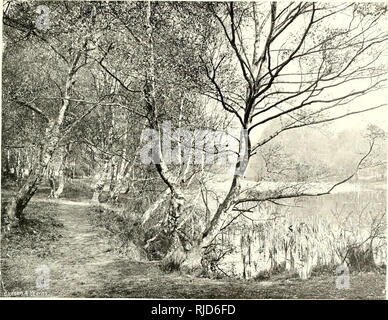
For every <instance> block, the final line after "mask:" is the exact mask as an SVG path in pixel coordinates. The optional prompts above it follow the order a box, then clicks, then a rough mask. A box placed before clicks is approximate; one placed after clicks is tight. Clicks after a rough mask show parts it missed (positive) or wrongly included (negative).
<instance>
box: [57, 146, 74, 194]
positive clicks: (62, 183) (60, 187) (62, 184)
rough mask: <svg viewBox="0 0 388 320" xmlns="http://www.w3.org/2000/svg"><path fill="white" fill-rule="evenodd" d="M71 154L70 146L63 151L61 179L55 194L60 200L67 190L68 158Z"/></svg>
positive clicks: (60, 170) (60, 169)
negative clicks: (65, 189)
mask: <svg viewBox="0 0 388 320" xmlns="http://www.w3.org/2000/svg"><path fill="white" fill-rule="evenodd" d="M69 152H70V144H68V145H66V146H65V147H64V150H63V154H62V162H61V166H60V168H59V172H58V174H59V177H58V188H57V190H56V191H55V193H54V197H55V198H59V197H60V196H61V194H62V192H63V189H64V188H65V171H66V166H67V157H68V155H69Z"/></svg>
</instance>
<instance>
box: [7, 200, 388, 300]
mask: <svg viewBox="0 0 388 320" xmlns="http://www.w3.org/2000/svg"><path fill="white" fill-rule="evenodd" d="M34 202H35V203H38V202H39V203H41V204H42V206H43V205H44V203H45V202H46V203H47V202H50V203H51V204H54V206H53V208H54V210H55V211H56V212H57V213H58V215H57V219H58V220H60V222H61V223H63V228H61V229H60V232H61V234H62V237H61V238H60V239H59V240H57V241H52V242H51V243H50V244H49V253H48V254H45V255H44V256H39V255H37V253H36V252H35V251H34V250H29V251H27V252H26V250H21V251H20V254H19V255H18V256H17V257H13V258H12V259H9V261H7V263H6V264H7V272H8V273H9V274H8V278H12V282H13V283H8V285H9V286H13V287H14V288H15V287H16V288H20V290H31V291H32V292H33V291H36V287H35V283H36V277H37V274H36V273H35V269H36V268H37V267H38V266H42V265H46V266H47V267H48V268H49V270H50V287H49V289H48V290H47V291H46V293H47V296H48V297H83V298H90V297H96V298H97V297H98V298H119V297H121V298H210V299H211V298H221V299H222V298H248V299H252V298H256V299H257V298H261V299H263V298H312V299H313V298H325V297H326V298H337V299H338V298H340V299H341V298H345V299H346V298H353V299H357V298H364V299H365V298H374V299H376V298H383V297H384V293H383V289H384V283H385V277H384V276H382V277H381V276H376V277H357V278H355V279H354V281H353V280H351V281H352V282H351V290H348V291H347V292H343V291H342V292H341V291H338V290H336V289H335V278H334V277H332V276H327V277H320V278H317V279H311V280H308V281H305V282H303V281H301V280H299V279H281V280H279V279H278V280H277V281H274V282H272V281H271V282H257V281H242V280H237V279H221V280H216V279H207V278H195V277H192V276H189V275H181V274H179V273H177V272H176V273H171V274H165V273H163V272H162V271H161V270H160V269H159V268H158V266H157V264H156V263H155V262H139V261H133V260H131V259H129V258H126V257H123V256H120V255H118V254H116V253H115V252H114V251H113V250H112V247H111V246H110V244H109V238H108V236H107V235H104V233H103V232H101V230H98V228H96V227H95V226H93V225H92V224H91V223H90V221H89V220H88V217H87V212H88V206H89V204H88V203H86V202H74V201H69V200H47V199H35V200H34ZM371 281H372V283H371ZM383 281H384V282H383ZM366 284H368V285H369V288H370V290H369V291H370V292H369V291H368V288H367V287H366ZM371 284H373V285H372V286H371ZM352 285H353V286H352ZM367 291H368V292H367Z"/></svg>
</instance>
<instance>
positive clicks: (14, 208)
mask: <svg viewBox="0 0 388 320" xmlns="http://www.w3.org/2000/svg"><path fill="white" fill-rule="evenodd" d="M80 57H81V52H79V53H78V54H77V55H76V56H75V58H74V60H73V62H72V65H71V67H70V69H69V72H68V74H67V79H66V88H65V95H64V99H63V102H62V106H61V108H60V110H59V113H58V116H57V118H56V119H55V120H49V119H47V120H48V126H47V129H46V133H45V137H44V140H43V141H44V142H43V145H42V147H41V151H40V157H39V161H38V162H37V163H36V164H35V166H34V168H33V170H32V172H31V173H30V175H29V176H28V178H27V180H26V182H25V183H24V184H23V185H22V187H21V188H20V189H19V191H18V192H17V194H16V195H15V196H14V197H13V198H12V199H11V201H10V203H9V204H8V205H7V208H6V213H7V215H8V217H9V219H11V220H15V219H21V218H23V210H24V208H25V207H26V206H27V204H28V202H29V201H30V200H31V198H32V197H33V195H34V194H35V192H36V190H37V189H38V187H39V185H40V183H41V182H42V179H43V177H44V174H45V172H46V170H47V166H48V164H49V162H50V160H51V158H52V156H53V153H54V151H55V150H56V148H57V146H58V143H59V141H60V139H61V138H62V134H61V130H60V129H61V126H62V123H63V120H64V118H65V113H66V111H67V109H68V107H69V103H70V100H69V99H70V94H71V90H72V88H73V85H74V81H73V78H74V75H75V73H76V72H77V65H78V62H79V59H80Z"/></svg>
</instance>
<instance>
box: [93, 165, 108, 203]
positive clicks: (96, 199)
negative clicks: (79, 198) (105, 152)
mask: <svg viewBox="0 0 388 320" xmlns="http://www.w3.org/2000/svg"><path fill="white" fill-rule="evenodd" d="M110 162H111V159H105V161H104V165H103V168H102V171H101V172H100V174H99V177H98V180H97V182H96V185H95V187H94V193H93V197H92V202H93V203H100V202H101V194H102V192H103V191H104V186H105V182H106V180H107V179H108V178H109V169H110V167H111V164H110Z"/></svg>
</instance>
